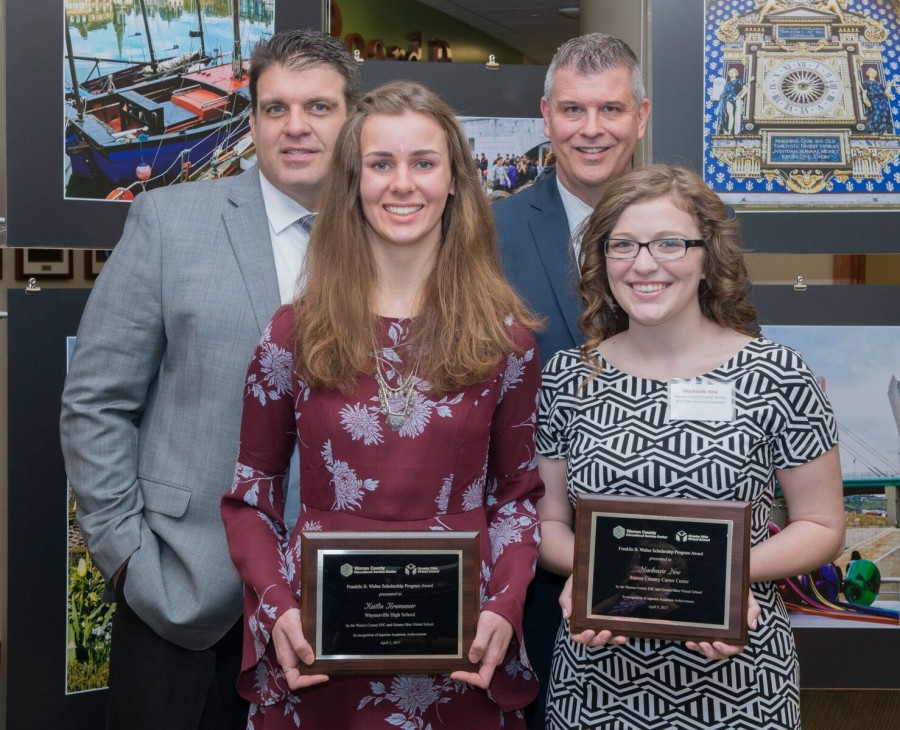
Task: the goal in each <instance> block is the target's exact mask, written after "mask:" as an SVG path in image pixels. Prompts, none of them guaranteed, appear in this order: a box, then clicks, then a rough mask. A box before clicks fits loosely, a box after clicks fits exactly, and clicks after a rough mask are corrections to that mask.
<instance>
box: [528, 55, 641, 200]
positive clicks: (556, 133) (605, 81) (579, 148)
mask: <svg viewBox="0 0 900 730" xmlns="http://www.w3.org/2000/svg"><path fill="white" fill-rule="evenodd" d="M541 113H542V114H543V116H544V134H546V135H547V136H548V137H549V138H550V141H551V142H552V144H553V152H554V153H555V155H556V170H557V174H558V175H559V178H560V180H561V181H562V184H563V185H565V186H566V189H567V190H569V191H570V192H572V193H574V194H575V195H576V196H578V197H579V198H580V199H581V200H582V201H584V202H585V203H588V204H589V205H592V206H593V205H596V204H597V201H598V200H599V199H600V192H601V186H602V185H603V183H605V182H606V181H607V180H609V179H610V178H611V177H614V176H616V175H620V174H622V173H623V172H625V171H627V170H629V169H631V158H632V155H633V154H634V148H635V145H636V144H637V141H638V140H639V139H641V138H642V137H643V136H644V132H645V131H646V128H647V117H648V116H649V115H650V102H649V101H648V100H647V99H644V101H642V102H641V103H640V104H638V103H637V101H635V98H634V94H633V92H632V85H631V71H630V70H628V69H624V68H613V69H610V70H608V71H603V72H601V73H598V74H583V73H579V72H578V71H575V70H574V69H571V68H559V69H557V70H556V72H555V74H554V75H553V93H552V97H551V98H550V99H547V98H546V97H545V98H543V99H541Z"/></svg>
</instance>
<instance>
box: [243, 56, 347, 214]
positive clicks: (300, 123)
mask: <svg viewBox="0 0 900 730" xmlns="http://www.w3.org/2000/svg"><path fill="white" fill-rule="evenodd" d="M257 99H258V101H257V108H256V109H255V110H254V113H253V114H252V115H251V116H250V129H251V131H252V132H253V141H254V142H255V144H256V159H257V164H258V165H259V170H260V172H261V173H262V174H263V175H264V176H265V178H266V180H268V181H269V182H270V183H272V185H274V186H275V187H276V188H278V190H280V191H281V192H282V193H284V194H285V195H287V196H288V197H290V198H293V199H294V200H296V201H297V202H298V203H300V205H302V206H303V207H304V208H306V209H307V210H315V209H316V207H317V202H318V196H319V188H320V186H321V183H322V181H323V179H324V178H325V173H326V172H327V170H328V164H329V162H330V161H331V153H332V151H333V149H334V142H335V140H336V139H337V135H338V132H339V131H340V129H341V125H342V124H343V123H344V120H345V119H346V118H347V105H346V101H345V99H344V78H343V77H342V76H341V75H340V74H339V73H338V72H337V71H336V70H334V69H333V68H331V67H329V66H307V67H305V68H300V69H296V70H294V69H289V68H285V67H284V66H282V65H280V64H277V63H276V64H273V65H272V66H270V67H269V68H267V69H266V70H265V71H263V72H262V74H260V77H259V83H258V86H257Z"/></svg>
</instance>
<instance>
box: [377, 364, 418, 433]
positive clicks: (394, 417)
mask: <svg viewBox="0 0 900 730" xmlns="http://www.w3.org/2000/svg"><path fill="white" fill-rule="evenodd" d="M382 362H383V359H382V357H381V350H380V349H379V348H377V347H376V348H375V383H376V384H377V385H378V400H379V402H380V403H381V412H382V413H383V414H384V417H385V420H386V421H387V425H388V426H390V427H391V429H393V430H394V431H399V430H400V429H401V428H403V424H404V423H406V419H407V418H408V417H409V411H410V409H411V408H412V404H413V400H415V397H416V384H415V380H416V370H418V369H419V361H418V359H416V364H415V365H414V366H413V369H412V370H410V371H409V373H407V375H406V377H405V378H403V377H401V375H400V372H399V371H397V369H396V368H394V370H395V371H396V372H397V387H396V388H392V387H391V386H389V385H388V384H387V377H385V374H384V370H383V369H382Z"/></svg>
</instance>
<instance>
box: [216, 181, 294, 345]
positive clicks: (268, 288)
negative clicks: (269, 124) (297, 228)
mask: <svg viewBox="0 0 900 730" xmlns="http://www.w3.org/2000/svg"><path fill="white" fill-rule="evenodd" d="M230 201H231V204H232V207H231V208H230V209H226V210H225V213H224V215H223V218H224V221H225V230H226V231H227V232H228V238H229V240H230V241H231V247H232V249H233V250H234V256H235V258H236V259H237V263H238V267H239V268H240V270H241V276H242V277H243V279H244V286H245V287H246V288H247V293H248V294H249V296H250V304H251V306H252V307H253V313H254V315H255V316H256V321H257V323H258V324H259V331H260V333H262V331H263V330H264V329H265V328H266V327H267V326H268V324H269V321H270V320H271V319H272V314H273V313H274V312H275V310H276V309H277V308H278V305H279V304H280V303H281V300H280V297H279V294H278V274H277V273H276V271H275V259H274V257H273V255H272V239H271V237H270V235H269V220H268V218H267V217H266V206H265V204H264V203H263V197H262V190H261V189H260V187H259V172H258V171H257V170H256V168H254V169H252V170H247V171H246V172H244V173H242V174H241V175H239V176H237V177H236V178H234V185H233V187H232V192H231V195H230Z"/></svg>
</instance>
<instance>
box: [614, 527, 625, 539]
mask: <svg viewBox="0 0 900 730" xmlns="http://www.w3.org/2000/svg"><path fill="white" fill-rule="evenodd" d="M613 537H614V538H616V539H617V540H621V539H622V538H623V537H625V528H624V527H622V526H621V525H619V526H618V527H614V528H613Z"/></svg>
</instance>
